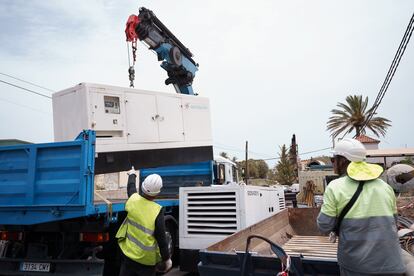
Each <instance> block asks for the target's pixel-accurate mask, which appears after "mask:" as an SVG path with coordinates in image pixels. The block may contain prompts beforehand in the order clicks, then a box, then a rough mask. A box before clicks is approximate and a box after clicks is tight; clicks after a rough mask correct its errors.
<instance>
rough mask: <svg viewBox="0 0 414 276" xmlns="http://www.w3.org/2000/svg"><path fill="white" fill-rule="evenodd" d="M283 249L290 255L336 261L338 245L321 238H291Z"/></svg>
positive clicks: (326, 238)
mask: <svg viewBox="0 0 414 276" xmlns="http://www.w3.org/2000/svg"><path fill="white" fill-rule="evenodd" d="M283 249H284V250H285V251H286V253H288V254H290V255H302V256H304V257H305V258H306V257H312V258H314V257H317V258H325V259H331V260H336V259H337V249H338V243H331V242H329V240H328V237H323V236H297V235H296V236H293V237H292V238H291V239H290V240H289V241H288V242H287V243H286V244H284V245H283Z"/></svg>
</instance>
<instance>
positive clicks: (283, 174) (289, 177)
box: [274, 145, 296, 185]
mask: <svg viewBox="0 0 414 276" xmlns="http://www.w3.org/2000/svg"><path fill="white" fill-rule="evenodd" d="M279 148H280V154H279V157H280V159H279V161H278V162H277V164H276V167H275V169H274V178H275V180H276V181H277V182H279V184H282V185H291V184H293V183H294V181H295V179H296V176H295V167H294V165H293V164H292V162H291V160H290V158H289V154H288V149H287V148H286V145H282V146H281V147H279Z"/></svg>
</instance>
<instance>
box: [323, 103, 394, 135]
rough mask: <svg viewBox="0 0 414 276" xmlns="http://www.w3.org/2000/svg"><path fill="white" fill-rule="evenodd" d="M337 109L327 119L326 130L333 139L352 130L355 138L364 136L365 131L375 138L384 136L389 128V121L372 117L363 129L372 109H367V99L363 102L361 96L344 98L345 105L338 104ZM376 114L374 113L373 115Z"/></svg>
mask: <svg viewBox="0 0 414 276" xmlns="http://www.w3.org/2000/svg"><path fill="white" fill-rule="evenodd" d="M336 106H337V107H338V108H339V109H332V110H331V113H332V116H331V117H329V120H328V122H327V130H329V131H330V132H331V136H332V137H333V138H335V137H337V136H338V135H339V134H341V133H342V132H344V131H345V134H347V133H351V132H352V131H353V130H354V129H355V131H356V136H357V137H358V136H359V135H361V134H365V130H366V129H369V130H371V131H372V132H373V133H374V134H375V135H376V136H377V137H379V136H380V135H382V136H385V133H386V132H387V128H388V127H390V126H391V124H390V123H391V121H390V120H388V119H386V118H384V117H376V116H372V118H371V119H370V120H369V121H368V122H367V125H366V127H365V128H362V127H363V126H364V123H365V121H366V120H367V118H368V116H369V114H370V113H371V112H372V110H373V107H371V108H369V109H368V110H367V107H368V97H365V100H363V99H362V95H358V96H357V95H353V96H351V95H350V96H347V97H346V104H345V103H338V104H337V105H336ZM375 114H376V113H374V115H375Z"/></svg>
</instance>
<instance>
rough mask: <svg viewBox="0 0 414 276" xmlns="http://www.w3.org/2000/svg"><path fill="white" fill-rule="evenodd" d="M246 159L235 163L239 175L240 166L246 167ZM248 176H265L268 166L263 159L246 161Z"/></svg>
mask: <svg viewBox="0 0 414 276" xmlns="http://www.w3.org/2000/svg"><path fill="white" fill-rule="evenodd" d="M245 164H246V161H240V162H238V163H237V167H238V169H239V175H241V170H242V168H245V167H246V165H245ZM247 164H248V166H249V167H248V169H249V177H250V178H266V177H267V174H268V171H269V166H268V165H267V163H266V162H265V161H264V160H256V159H249V160H248V162H247Z"/></svg>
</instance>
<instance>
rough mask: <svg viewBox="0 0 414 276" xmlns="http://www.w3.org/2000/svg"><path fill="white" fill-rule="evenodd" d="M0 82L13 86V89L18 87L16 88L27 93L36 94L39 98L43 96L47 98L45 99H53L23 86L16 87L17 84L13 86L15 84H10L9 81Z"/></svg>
mask: <svg viewBox="0 0 414 276" xmlns="http://www.w3.org/2000/svg"><path fill="white" fill-rule="evenodd" d="M0 82H2V83H5V84H8V85H10V86H13V87H16V88H20V89H22V90H25V91H27V92H30V93H33V94H36V95H38V96H42V97H45V98H48V99H51V98H52V97H51V96H48V95H45V94H42V93H39V92H36V91H33V90H31V89H28V88H24V87H21V86H19V85H16V84H13V83H10V82H7V81H4V80H0Z"/></svg>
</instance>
